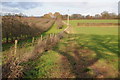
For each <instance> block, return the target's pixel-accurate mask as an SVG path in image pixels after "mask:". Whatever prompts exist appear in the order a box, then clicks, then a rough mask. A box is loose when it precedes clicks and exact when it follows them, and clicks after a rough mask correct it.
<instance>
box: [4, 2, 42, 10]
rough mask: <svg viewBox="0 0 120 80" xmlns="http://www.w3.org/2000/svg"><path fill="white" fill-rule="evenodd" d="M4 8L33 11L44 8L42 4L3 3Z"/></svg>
mask: <svg viewBox="0 0 120 80" xmlns="http://www.w3.org/2000/svg"><path fill="white" fill-rule="evenodd" d="M2 6H6V7H10V8H20V9H31V8H35V7H38V6H42V3H38V2H2Z"/></svg>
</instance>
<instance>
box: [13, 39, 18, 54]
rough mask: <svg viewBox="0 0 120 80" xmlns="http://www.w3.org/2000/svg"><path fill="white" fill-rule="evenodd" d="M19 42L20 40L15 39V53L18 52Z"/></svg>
mask: <svg viewBox="0 0 120 80" xmlns="http://www.w3.org/2000/svg"><path fill="white" fill-rule="evenodd" d="M17 43H18V40H15V51H14V54H15V55H16V52H17Z"/></svg>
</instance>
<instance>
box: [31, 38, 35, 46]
mask: <svg viewBox="0 0 120 80" xmlns="http://www.w3.org/2000/svg"><path fill="white" fill-rule="evenodd" d="M34 42H35V38H34V37H33V38H32V45H34Z"/></svg>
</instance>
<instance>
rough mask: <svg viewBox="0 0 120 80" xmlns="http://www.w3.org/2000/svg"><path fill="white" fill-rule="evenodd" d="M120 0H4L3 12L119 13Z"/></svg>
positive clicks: (36, 13) (39, 13) (39, 14)
mask: <svg viewBox="0 0 120 80" xmlns="http://www.w3.org/2000/svg"><path fill="white" fill-rule="evenodd" d="M68 1H69V2H68ZM118 1H119V0H58V1H55V0H44V1H43V0H42V1H41V0H19V1H18V0H4V2H3V1H2V4H1V6H2V11H1V12H2V13H23V14H25V15H29V16H31V15H32V16H42V15H44V14H46V13H49V12H52V13H54V12H60V13H61V14H68V9H69V14H83V15H88V14H90V15H95V14H98V13H101V12H103V11H108V12H114V13H116V14H117V13H118Z"/></svg>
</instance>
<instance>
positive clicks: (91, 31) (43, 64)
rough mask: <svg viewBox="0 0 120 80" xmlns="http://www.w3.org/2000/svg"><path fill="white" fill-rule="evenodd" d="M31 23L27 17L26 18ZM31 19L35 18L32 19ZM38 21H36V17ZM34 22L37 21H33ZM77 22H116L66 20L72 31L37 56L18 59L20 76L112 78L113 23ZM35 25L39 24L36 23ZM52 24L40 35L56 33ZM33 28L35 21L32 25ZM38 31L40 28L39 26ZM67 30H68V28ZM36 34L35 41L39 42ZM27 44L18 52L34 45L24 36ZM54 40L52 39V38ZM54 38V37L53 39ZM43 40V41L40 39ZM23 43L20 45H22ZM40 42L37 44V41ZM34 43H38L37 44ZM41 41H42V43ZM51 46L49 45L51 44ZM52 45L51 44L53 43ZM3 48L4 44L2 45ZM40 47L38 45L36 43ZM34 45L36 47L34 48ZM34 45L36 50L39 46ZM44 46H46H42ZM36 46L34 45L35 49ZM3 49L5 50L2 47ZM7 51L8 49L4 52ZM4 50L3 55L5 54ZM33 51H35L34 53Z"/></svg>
mask: <svg viewBox="0 0 120 80" xmlns="http://www.w3.org/2000/svg"><path fill="white" fill-rule="evenodd" d="M27 21H28V22H31V21H32V20H31V21H30V19H29V20H27ZM33 21H35V20H33ZM38 22H39V20H38ZM64 22H66V21H64ZM35 23H37V20H36V22H35ZM77 23H118V21H117V20H70V27H71V29H72V32H70V33H69V34H64V35H63V37H62V38H61V39H60V40H58V41H57V42H52V43H55V44H51V43H49V42H50V41H49V38H48V41H47V42H48V43H46V44H47V47H49V46H50V48H49V49H47V50H45V51H43V52H42V53H41V52H38V53H37V54H40V55H38V56H37V58H35V59H33V60H29V61H27V62H22V63H21V64H20V65H21V66H27V69H25V70H23V73H24V75H22V77H23V78H115V77H117V76H118V64H119V63H118V52H119V51H118V27H117V26H112V27H108V26H104V25H103V26H102V27H100V26H78V25H77ZM38 25H39V24H38ZM58 25H59V24H57V23H56V21H55V23H54V24H53V25H52V26H51V27H50V28H49V29H48V30H47V28H46V30H45V32H43V33H42V34H41V35H43V37H46V36H49V35H50V34H53V33H54V34H58V33H60V32H61V31H63V30H64V29H65V28H66V27H67V25H66V24H64V25H63V27H62V29H58ZM36 27H37V24H36ZM39 29H40V30H41V28H39ZM68 31H69V30H68ZM39 38H41V37H40V35H39V36H37V38H36V41H37V40H38V41H39ZM27 40H28V41H29V42H28V41H26V42H25V43H26V44H27V45H28V46H27V47H24V48H22V50H20V51H21V53H20V54H23V55H25V54H24V53H26V52H27V53H28V54H31V52H32V51H34V48H35V45H38V44H35V45H31V43H30V42H32V39H30V40H29V39H27ZM53 40H54V39H53ZM55 40H57V39H55ZM43 41H44V40H43ZM25 43H23V44H25ZM39 45H41V44H39ZM39 45H38V46H39ZM44 45H45V43H44V44H43V46H44ZM51 45H52V46H51ZM53 45H54V46H53ZM4 47H6V46H5V44H4ZM39 47H40V48H42V47H41V46H39ZM37 48H38V47H37ZM40 48H38V49H40ZM45 48H46V47H45ZM35 49H36V48H35ZM6 52H7V50H6ZM7 53H9V50H8V52H7ZM7 53H5V54H7ZM34 54H36V53H35V52H34Z"/></svg>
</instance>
